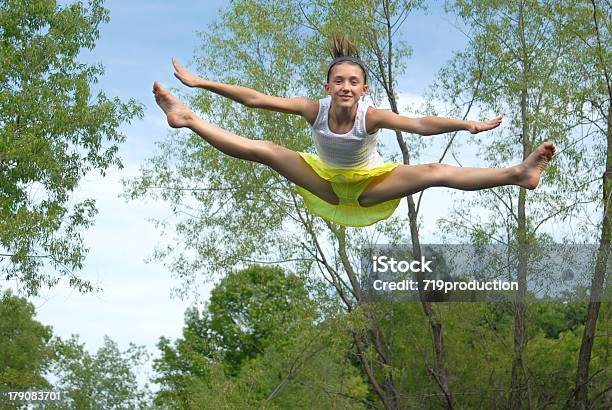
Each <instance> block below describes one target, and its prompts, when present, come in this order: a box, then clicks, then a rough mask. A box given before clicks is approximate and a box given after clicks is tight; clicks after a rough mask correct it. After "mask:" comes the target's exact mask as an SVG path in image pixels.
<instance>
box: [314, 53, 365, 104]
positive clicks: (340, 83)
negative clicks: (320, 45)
mask: <svg viewBox="0 0 612 410" xmlns="http://www.w3.org/2000/svg"><path fill="white" fill-rule="evenodd" d="M324 88H325V92H326V93H327V94H329V95H331V97H332V104H335V105H337V106H340V107H352V106H353V105H357V103H358V102H359V98H360V97H361V96H362V95H364V94H365V93H366V92H367V91H368V85H367V84H365V83H364V76H363V70H362V69H361V67H359V66H358V65H357V64H353V63H347V62H342V63H338V64H336V65H334V66H333V67H332V69H331V71H330V72H329V82H328V83H327V84H325V86H324Z"/></svg>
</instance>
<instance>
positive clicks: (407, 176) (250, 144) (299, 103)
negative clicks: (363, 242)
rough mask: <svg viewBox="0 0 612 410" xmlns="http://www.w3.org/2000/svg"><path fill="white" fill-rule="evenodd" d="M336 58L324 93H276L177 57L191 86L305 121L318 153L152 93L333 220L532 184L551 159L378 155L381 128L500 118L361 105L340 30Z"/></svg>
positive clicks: (178, 119) (184, 121)
mask: <svg viewBox="0 0 612 410" xmlns="http://www.w3.org/2000/svg"><path fill="white" fill-rule="evenodd" d="M332 49H333V57H334V59H333V60H332V62H331V63H330V64H329V67H328V69H327V82H326V84H325V85H324V89H325V92H326V93H327V94H328V96H327V97H326V98H323V99H321V100H318V101H317V100H309V99H307V98H282V97H274V96H270V95H265V94H262V93H260V92H258V91H255V90H252V89H249V88H245V87H240V86H235V85H230V84H221V83H216V82H213V81H208V80H205V79H202V78H199V77H197V76H195V75H193V74H192V73H190V72H189V71H187V70H186V69H185V68H183V67H182V66H181V65H180V64H179V63H178V62H176V60H173V64H174V69H175V73H174V75H175V76H176V77H177V78H178V79H179V80H180V81H181V82H182V83H183V84H185V85H187V86H189V87H199V88H204V89H206V90H209V91H212V92H214V93H217V94H220V95H222V96H224V97H227V98H230V99H232V100H234V101H237V102H239V103H241V104H243V105H246V106H247V107H251V108H263V109H267V110H272V111H279V112H284V113H289V114H296V115H301V116H302V117H304V119H305V120H306V121H307V122H308V124H309V125H310V128H311V130H312V138H313V143H314V146H315V148H316V152H317V154H318V155H313V154H309V153H304V152H295V151H292V150H290V149H287V148H284V147H282V146H279V145H276V144H274V143H272V142H270V141H262V140H252V139H249V138H245V137H241V136H239V135H236V134H233V133H230V132H229V131H226V130H223V129H221V128H218V127H216V126H214V125H211V124H209V123H207V122H205V121H203V120H202V119H201V118H199V117H198V116H197V115H196V114H195V113H194V112H193V111H191V110H190V109H189V108H187V107H186V106H185V105H184V104H183V103H182V102H180V101H179V100H178V99H177V98H176V97H175V96H174V95H172V94H171V93H170V92H169V91H168V90H166V89H164V88H163V87H161V86H160V85H159V83H157V82H156V83H155V84H154V85H153V93H154V94H155V99H156V101H157V103H158V104H159V106H160V107H161V108H162V110H164V112H165V113H166V116H167V120H168V124H169V125H170V126H171V127H173V128H180V127H187V128H189V129H191V130H192V131H193V132H195V133H196V134H198V135H199V136H201V137H202V138H203V139H205V140H206V141H207V142H208V143H210V144H211V145H212V146H214V147H215V148H217V149H219V150H220V151H222V152H224V153H225V154H227V155H230V156H232V157H236V158H240V159H245V160H248V161H254V162H258V163H261V164H264V165H267V166H269V167H271V168H272V169H274V170H275V171H277V172H278V173H280V174H281V175H283V176H284V177H285V178H287V179H288V180H290V181H291V182H293V183H295V184H296V185H297V191H298V192H299V193H300V195H302V197H303V198H304V202H305V204H306V206H307V208H308V209H309V210H310V211H311V212H312V213H313V214H316V215H319V216H321V217H323V218H325V219H327V220H329V221H332V222H334V223H337V224H340V225H345V226H366V225H371V224H373V223H375V222H378V221H380V220H382V219H385V218H388V217H389V216H391V214H392V213H393V212H394V211H395V209H396V208H397V206H398V205H399V201H400V199H401V198H402V197H404V196H406V195H411V194H414V193H416V192H419V191H422V190H424V189H426V188H430V187H435V186H441V187H449V188H455V189H461V190H465V191H473V190H479V189H485V188H493V187H498V186H502V185H518V186H522V187H525V188H528V189H534V188H535V187H536V186H537V185H538V183H539V181H540V174H541V173H542V171H543V170H544V168H546V165H547V164H548V162H549V161H550V159H551V158H552V157H553V155H554V152H555V147H554V145H553V144H552V143H551V142H544V143H542V144H541V145H540V146H539V147H537V148H536V149H535V151H533V152H532V153H531V155H529V157H527V159H525V160H524V161H523V162H522V163H521V164H518V165H515V166H512V167H508V168H468V167H456V166H451V165H446V164H440V163H432V164H421V165H403V164H396V163H390V162H387V163H385V162H384V161H383V160H382V158H381V157H380V155H379V154H378V151H377V149H376V148H377V142H378V135H379V133H380V130H381V129H382V128H389V129H395V130H401V131H406V132H410V133H415V134H421V135H434V134H443V133H447V132H453V131H458V130H466V131H469V132H471V133H472V134H476V133H478V132H482V131H488V130H490V129H493V128H496V127H498V126H499V125H500V124H501V117H497V118H495V119H493V120H491V121H485V122H479V121H469V120H453V119H448V118H441V117H423V118H409V117H405V116H402V115H398V114H395V113H394V112H391V111H388V110H380V109H377V108H374V107H372V106H368V105H367V104H365V103H364V102H363V101H362V99H361V97H362V96H363V95H364V94H366V92H367V91H368V84H367V70H366V67H365V65H364V63H363V62H362V61H361V60H360V58H359V56H358V53H357V52H356V49H355V47H354V46H353V45H352V44H351V43H350V41H348V39H347V38H346V37H345V38H343V39H341V40H339V39H338V38H336V39H334V41H333V46H332Z"/></svg>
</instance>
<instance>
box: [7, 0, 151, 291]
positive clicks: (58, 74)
mask: <svg viewBox="0 0 612 410" xmlns="http://www.w3.org/2000/svg"><path fill="white" fill-rule="evenodd" d="M108 19H109V17H108V10H106V9H105V8H104V7H103V6H102V1H101V0H92V1H90V2H88V3H86V4H84V3H82V2H75V3H72V4H69V5H66V6H60V5H59V4H57V2H56V1H54V0H32V1H20V0H2V1H0V56H1V57H0V58H1V64H0V188H1V190H0V191H1V194H0V253H1V254H0V269H1V273H2V275H3V279H7V280H8V279H11V278H15V279H17V280H18V282H19V284H20V285H21V286H23V288H24V289H25V290H26V291H27V292H28V293H30V294H36V292H37V291H38V289H39V288H40V287H41V286H52V285H54V284H56V283H57V282H58V281H59V280H60V278H61V277H62V276H66V277H68V279H69V284H70V285H71V286H73V287H75V288H77V289H78V290H80V291H88V290H91V289H92V287H91V284H90V283H89V282H88V281H84V280H82V279H81V278H79V277H78V276H77V275H76V274H74V273H73V271H74V270H75V269H80V268H82V266H83V260H84V258H85V255H86V253H87V249H86V248H84V246H83V243H82V237H81V232H82V230H83V229H86V228H88V227H89V226H90V225H91V224H92V221H93V217H94V215H95V214H96V208H95V205H94V201H92V200H85V201H83V202H80V203H77V204H75V205H70V202H69V199H70V194H71V192H73V191H74V189H75V188H76V187H77V185H78V183H79V181H80V180H81V178H82V177H83V176H84V175H85V174H86V173H87V172H89V171H99V172H100V173H102V175H104V173H105V171H106V170H107V169H108V168H109V167H111V166H119V167H121V161H120V159H119V157H118V155H117V153H118V144H120V143H121V142H123V141H124V140H125V136H123V135H122V134H120V133H119V130H118V129H119V126H120V125H121V124H122V123H124V122H126V121H130V120H131V119H132V118H134V117H136V116H141V115H142V108H141V107H140V106H139V105H138V104H137V103H135V102H134V101H129V102H128V103H123V102H121V101H120V100H119V99H118V98H109V97H107V96H106V95H105V94H104V93H103V92H101V91H100V92H98V93H97V94H95V95H94V94H93V92H92V85H93V84H95V83H96V82H97V81H98V78H99V76H101V75H102V73H103V68H102V66H101V65H87V64H83V63H80V62H79V61H78V60H77V56H78V54H79V52H81V51H82V50H83V49H92V48H93V47H94V46H95V42H96V40H97V39H98V37H99V26H100V25H101V24H103V23H106V22H108ZM50 267H52V268H53V270H55V274H53V273H50V272H53V270H52V269H50Z"/></svg>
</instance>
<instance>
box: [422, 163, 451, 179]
mask: <svg viewBox="0 0 612 410" xmlns="http://www.w3.org/2000/svg"><path fill="white" fill-rule="evenodd" d="M425 166H426V167H427V174H428V176H429V177H430V178H431V179H432V182H433V184H434V185H443V184H444V181H446V179H447V176H448V172H449V171H450V169H451V168H452V167H451V166H450V165H447V164H441V163H439V162H433V163H431V164H425Z"/></svg>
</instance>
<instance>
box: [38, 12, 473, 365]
mask: <svg viewBox="0 0 612 410" xmlns="http://www.w3.org/2000/svg"><path fill="white" fill-rule="evenodd" d="M429 3H430V5H431V8H432V9H433V10H434V11H433V12H430V14H427V15H426V14H423V13H418V14H417V15H415V16H413V17H410V18H409V19H408V20H406V22H405V23H404V27H405V28H406V29H405V31H404V34H403V38H404V39H405V40H406V41H407V42H408V43H409V44H410V45H411V46H412V47H413V48H414V52H413V56H412V58H411V59H410V61H409V62H408V69H407V74H406V75H404V76H403V77H402V78H401V80H400V82H399V85H398V89H399V90H400V92H401V95H400V97H401V98H400V107H404V106H405V105H406V103H414V102H417V101H418V95H420V94H421V93H422V92H423V91H424V90H425V88H426V86H427V85H428V84H429V83H430V82H431V81H432V80H433V78H434V76H435V73H436V71H437V70H438V69H439V68H440V67H441V66H442V65H443V64H444V63H445V62H446V61H447V60H448V58H450V57H451V52H452V50H453V49H458V48H461V47H462V46H463V45H464V44H465V43H466V39H465V37H464V36H463V35H462V34H461V33H460V32H459V31H457V29H455V28H454V27H453V26H452V24H451V23H452V21H451V18H447V17H445V16H443V14H442V13H441V2H429ZM227 4H228V2H226V1H221V0H212V1H211V0H207V1H177V2H167V1H143V0H130V1H126V0H111V1H107V2H106V7H107V8H108V9H110V15H111V22H110V23H109V24H107V25H105V26H103V27H102V29H101V36H100V39H99V41H98V43H97V47H96V48H95V49H94V50H93V51H91V52H85V53H83V56H82V59H83V60H84V61H87V62H99V63H102V64H103V65H104V66H105V68H106V72H105V75H104V76H103V77H102V78H101V79H100V82H99V84H98V85H97V87H99V88H101V89H102V90H104V92H105V93H106V94H107V95H108V96H118V97H120V98H121V99H122V100H124V101H125V100H128V99H130V98H134V99H136V100H138V101H139V102H141V103H143V104H144V106H145V116H144V118H143V119H142V120H136V121H134V122H133V123H132V124H129V125H127V124H126V125H124V126H123V127H122V130H123V132H124V133H125V134H126V135H127V142H126V143H125V144H123V145H122V147H121V150H120V155H121V156H122V158H123V162H124V165H125V168H124V169H123V170H112V171H111V172H109V173H108V174H107V176H106V177H105V178H101V177H100V176H98V175H95V174H92V175H88V176H87V177H86V178H85V179H84V180H83V182H82V184H81V185H80V188H79V190H78V192H76V194H75V197H74V200H75V201H77V200H79V199H83V198H95V199H96V201H97V207H98V210H99V214H98V216H97V219H96V224H95V226H94V227H93V228H92V229H90V230H89V231H88V232H87V233H86V234H85V241H86V244H87V246H88V247H89V248H90V251H89V255H88V257H87V260H86V266H85V268H84V269H83V271H82V273H81V275H82V276H83V277H85V278H88V279H90V280H92V281H94V282H95V283H97V284H99V285H100V286H102V288H103V291H102V292H100V293H97V294H87V295H80V294H78V293H77V292H75V291H72V290H70V289H67V288H65V287H61V286H60V287H57V288H54V289H51V290H47V291H45V292H43V295H42V296H41V297H39V298H36V299H34V300H33V303H34V304H35V306H36V309H37V312H38V320H40V321H41V322H42V323H44V324H47V325H51V326H53V329H54V332H55V334H56V335H59V336H61V337H69V336H70V335H71V334H79V335H80V337H81V340H82V341H84V342H85V343H86V345H87V347H88V349H89V350H90V351H92V352H93V351H95V350H96V349H97V348H98V347H99V346H101V345H102V343H103V336H104V335H108V336H110V337H111V338H112V339H113V340H115V341H116V342H118V343H119V345H120V346H121V347H122V348H126V347H127V345H128V343H129V342H134V343H136V344H139V345H145V346H146V347H147V348H148V349H149V351H150V352H151V353H156V348H155V344H156V343H157V341H158V339H159V337H160V336H166V337H170V338H176V337H179V336H180V334H181V329H182V325H183V312H184V310H185V308H186V307H187V306H188V305H189V303H190V302H189V301H184V300H179V299H177V298H172V297H171V293H170V290H171V288H172V287H175V286H178V285H179V283H178V282H177V281H176V279H174V278H172V277H171V275H170V274H169V272H168V271H167V270H166V269H165V268H164V267H163V266H162V265H161V264H160V263H148V264H147V263H145V262H144V259H146V258H147V257H148V256H150V255H151V254H152V252H153V250H154V247H155V245H156V244H158V243H160V242H161V238H160V234H159V232H158V231H157V230H156V229H155V228H154V227H153V225H152V224H151V223H149V222H148V221H147V218H165V217H169V216H170V215H171V213H170V211H169V209H168V207H167V206H166V205H165V204H160V203H154V202H153V201H150V200H149V201H144V200H143V201H132V202H127V203H126V202H125V201H124V200H123V199H121V198H119V194H120V193H121V192H122V186H121V183H120V180H121V178H130V177H134V176H136V175H138V168H139V167H140V166H141V165H142V164H143V162H144V160H145V159H146V158H149V157H151V156H152V155H153V153H154V152H155V145H154V143H155V142H156V141H161V140H163V139H164V138H165V136H166V135H167V132H168V129H169V128H168V127H167V125H166V123H165V118H164V116H163V114H162V112H161V111H160V110H159V109H158V108H157V106H156V105H155V101H154V100H153V98H152V94H151V87H152V84H153V81H155V80H158V81H160V82H162V84H164V85H167V86H173V87H179V86H180V84H179V83H178V81H177V80H175V78H174V77H173V75H172V73H173V70H172V66H171V64H170V59H171V57H172V56H177V57H178V58H179V60H181V61H182V62H184V63H185V64H186V65H187V66H189V62H190V61H191V60H192V58H193V56H194V52H195V50H196V48H197V47H198V41H199V38H198V36H197V35H196V31H201V30H204V29H205V28H206V26H207V24H209V23H210V22H212V21H214V20H215V19H216V18H217V10H218V9H219V8H221V7H225V6H226V5H227ZM437 156H438V153H435V154H431V155H430V156H424V157H423V158H421V161H423V162H429V161H431V160H437ZM426 197H427V198H428V200H429V201H430V202H431V203H438V204H445V203H447V204H449V205H450V201H449V200H448V198H447V199H446V200H444V199H442V200H440V199H436V198H443V197H444V191H443V190H440V191H437V193H436V194H434V193H432V194H431V195H428V196H426ZM430 210H431V211H430ZM445 210H446V207H445V206H442V207H439V208H436V210H435V211H434V207H431V208H429V209H428V214H427V215H426V220H425V221H426V222H427V221H432V225H433V221H434V220H435V218H436V217H438V216H441V215H442V214H444V212H445ZM398 212H400V211H398ZM426 225H427V224H426ZM431 229H432V230H433V229H434V227H433V226H432V228H431ZM428 232H429V229H427V230H425V232H424V234H425V235H427V233H428Z"/></svg>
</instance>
